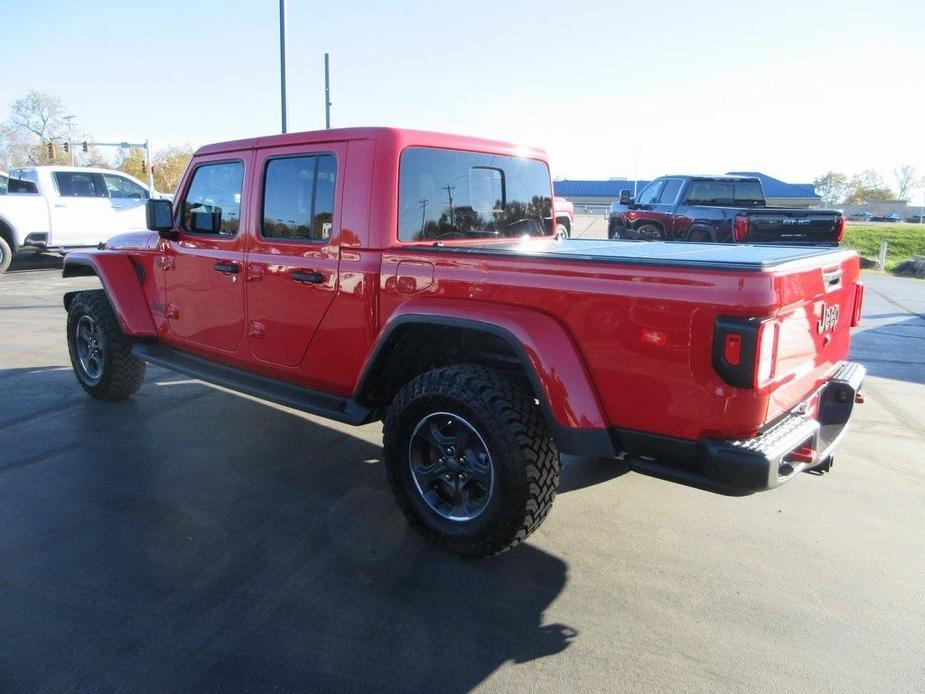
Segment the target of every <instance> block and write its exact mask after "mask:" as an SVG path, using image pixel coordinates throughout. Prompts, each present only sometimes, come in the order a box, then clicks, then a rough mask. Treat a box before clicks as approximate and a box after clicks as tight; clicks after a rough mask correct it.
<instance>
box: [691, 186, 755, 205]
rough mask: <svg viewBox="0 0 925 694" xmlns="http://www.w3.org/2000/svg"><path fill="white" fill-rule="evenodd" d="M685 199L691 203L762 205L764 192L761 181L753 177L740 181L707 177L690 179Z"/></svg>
mask: <svg viewBox="0 0 925 694" xmlns="http://www.w3.org/2000/svg"><path fill="white" fill-rule="evenodd" d="M686 201H687V203H689V204H691V205H729V206H740V207H760V206H763V205H764V194H763V193H762V191H761V183H759V182H758V181H757V180H755V179H744V180H741V181H734V180H733V181H724V180H709V179H707V180H700V181H691V184H690V188H689V189H688V191H687V198H686Z"/></svg>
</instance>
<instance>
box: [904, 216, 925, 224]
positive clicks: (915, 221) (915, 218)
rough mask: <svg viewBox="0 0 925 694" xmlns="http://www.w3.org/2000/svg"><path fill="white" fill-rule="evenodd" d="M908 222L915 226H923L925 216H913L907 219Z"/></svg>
mask: <svg viewBox="0 0 925 694" xmlns="http://www.w3.org/2000/svg"><path fill="white" fill-rule="evenodd" d="M906 221H907V222H911V223H913V224H922V223H923V222H925V214H917V215H913V216H912V217H906Z"/></svg>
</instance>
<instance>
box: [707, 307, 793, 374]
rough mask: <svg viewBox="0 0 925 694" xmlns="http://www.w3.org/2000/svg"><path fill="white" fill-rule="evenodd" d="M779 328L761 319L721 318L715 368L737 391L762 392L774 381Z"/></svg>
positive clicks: (716, 342)
mask: <svg viewBox="0 0 925 694" xmlns="http://www.w3.org/2000/svg"><path fill="white" fill-rule="evenodd" d="M778 332H779V326H778V324H777V322H776V321H773V320H761V319H758V318H717V319H716V327H715V330H714V333H713V368H714V369H716V373H718V374H719V375H720V376H721V377H722V379H723V380H724V381H726V383H728V384H729V385H731V386H736V387H737V388H762V387H764V386H765V385H767V384H768V383H770V382H771V380H772V379H773V378H774V371H775V366H776V364H777V341H778Z"/></svg>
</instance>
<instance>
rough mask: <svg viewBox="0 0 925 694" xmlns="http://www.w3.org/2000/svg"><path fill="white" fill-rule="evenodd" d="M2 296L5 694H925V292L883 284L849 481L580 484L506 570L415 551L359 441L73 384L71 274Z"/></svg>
mask: <svg viewBox="0 0 925 694" xmlns="http://www.w3.org/2000/svg"><path fill="white" fill-rule="evenodd" d="M18 267H19V269H16V268H17V266H14V270H13V271H11V272H9V273H8V274H6V275H4V276H2V277H0V398H2V400H0V401H2V403H3V408H2V411H0V644H2V648H0V692H64V691H68V692H70V691H76V692H83V691H88V692H103V691H105V692H118V691H131V692H140V691H152V692H189V691H222V692H225V691H311V690H324V691H345V690H351V691H360V690H393V691H466V690H470V689H473V688H475V687H480V688H482V689H484V690H485V691H574V690H582V691H634V692H640V691H642V692H665V691H709V692H742V691H750V692H756V691H758V692H797V691H800V692H803V691H807V692H808V691H812V692H819V691H824V692H865V693H868V692H886V691H890V692H913V691H918V692H922V691H925V657H923V654H925V467H923V462H922V460H923V458H922V451H923V448H925V407H923V406H922V405H923V402H925V349H923V348H925V282H921V281H915V280H903V279H896V278H892V277H888V276H884V275H866V276H865V282H866V284H867V287H868V291H867V296H866V304H865V321H864V325H863V329H862V330H861V331H860V332H858V333H856V337H855V342H854V357H855V358H856V359H857V360H859V361H861V362H863V363H864V364H865V365H866V366H867V367H868V369H869V371H870V377H869V379H868V382H867V384H866V388H865V391H866V394H867V402H866V404H864V405H863V406H862V407H860V408H859V410H858V411H857V413H856V419H855V421H854V425H853V429H852V430H851V432H850V433H849V435H848V437H847V439H846V440H845V442H844V444H843V445H842V448H841V450H840V452H839V455H838V457H837V462H836V465H835V468H834V470H833V472H832V473H830V474H827V475H824V476H814V475H802V476H800V477H799V478H797V479H795V480H794V481H793V482H791V483H789V484H787V485H785V486H784V487H782V488H780V489H778V490H775V491H773V492H768V493H764V494H758V495H754V496H750V497H742V498H727V497H720V496H715V495H711V494H708V493H706V492H701V491H697V490H694V489H690V488H686V487H682V486H678V485H674V484H670V483H667V482H662V481H659V480H656V479H651V478H648V477H644V476H640V475H637V474H635V473H630V472H627V471H626V469H625V468H623V467H622V466H621V465H620V464H619V463H617V462H611V461H595V460H579V459H568V460H567V461H566V466H565V469H564V472H563V478H562V486H561V490H560V496H559V498H558V499H557V502H556V507H555V508H554V510H553V513H552V515H551V516H550V517H549V519H548V520H547V521H546V523H545V525H544V526H543V527H542V528H541V529H540V530H539V532H537V533H536V534H535V535H534V536H533V537H532V538H531V539H530V541H529V542H528V543H527V544H526V545H524V546H521V547H519V548H517V549H516V550H514V551H512V552H509V553H507V554H505V555H503V556H501V557H498V558H496V559H493V560H488V561H462V560H458V559H455V558H453V557H450V556H447V555H445V554H442V553H440V552H437V551H435V550H433V549H431V547H430V546H429V545H428V544H426V543H425V542H424V541H422V540H421V539H419V538H418V537H417V536H416V535H415V534H414V533H412V532H411V531H409V530H408V528H407V527H406V526H405V523H404V521H403V519H402V517H401V515H400V513H399V512H398V510H397V509H396V507H395V506H394V505H393V503H392V500H391V497H390V494H389V491H388V488H387V485H386V482H385V474H384V471H383V470H382V465H381V464H380V462H379V446H380V436H381V430H380V426H379V425H370V426H366V427H363V428H359V429H353V428H349V427H345V426H342V425H339V424H334V423H331V422H328V421H326V420H322V419H318V418H315V417H312V416H307V415H302V414H299V413H295V412H293V411H291V410H287V409H286V408H281V407H276V406H269V405H266V404H263V403H260V402H256V401H254V400H252V399H248V398H244V397H240V396H236V395H232V394H229V393H227V392H224V391H221V390H218V389H215V388H212V387H208V386H205V385H203V384H201V383H199V382H196V381H191V380H189V379H186V378H185V377H182V376H178V375H176V374H172V373H170V372H167V371H164V370H161V369H158V368H153V367H150V366H149V370H148V378H147V381H146V383H145V385H144V386H143V387H142V389H141V390H140V392H139V393H138V394H137V395H136V396H134V397H133V398H131V399H130V400H128V401H125V402H122V403H104V402H98V401H95V400H93V399H91V398H89V397H88V396H86V395H85V394H84V393H83V391H82V390H81V389H80V388H79V386H78V385H77V383H76V381H75V379H74V377H73V375H72V373H71V371H70V367H69V365H68V357H67V349H66V345H65V340H64V324H65V313H64V310H63V308H62V305H61V294H62V293H63V291H65V290H66V289H71V288H79V287H85V286H86V287H89V286H93V280H92V279H87V278H81V279H79V280H63V279H62V278H61V277H60V273H59V271H57V270H56V269H55V267H54V261H40V262H37V263H32V264H31V265H29V264H25V263H18Z"/></svg>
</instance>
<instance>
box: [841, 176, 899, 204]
mask: <svg viewBox="0 0 925 694" xmlns="http://www.w3.org/2000/svg"><path fill="white" fill-rule="evenodd" d="M895 199H896V193H894V192H893V191H892V190H891V189H890V187H889V186H888V185H886V183H884V182H883V178H881V176H880V174H878V173H877V172H876V171H874V170H873V169H865V170H864V171H862V172H861V173H860V174H859V175H857V176H853V177H852V178H851V183H850V184H849V188H848V193H847V195H846V196H845V204H847V205H862V204H864V203H865V202H872V201H874V200H895Z"/></svg>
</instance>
